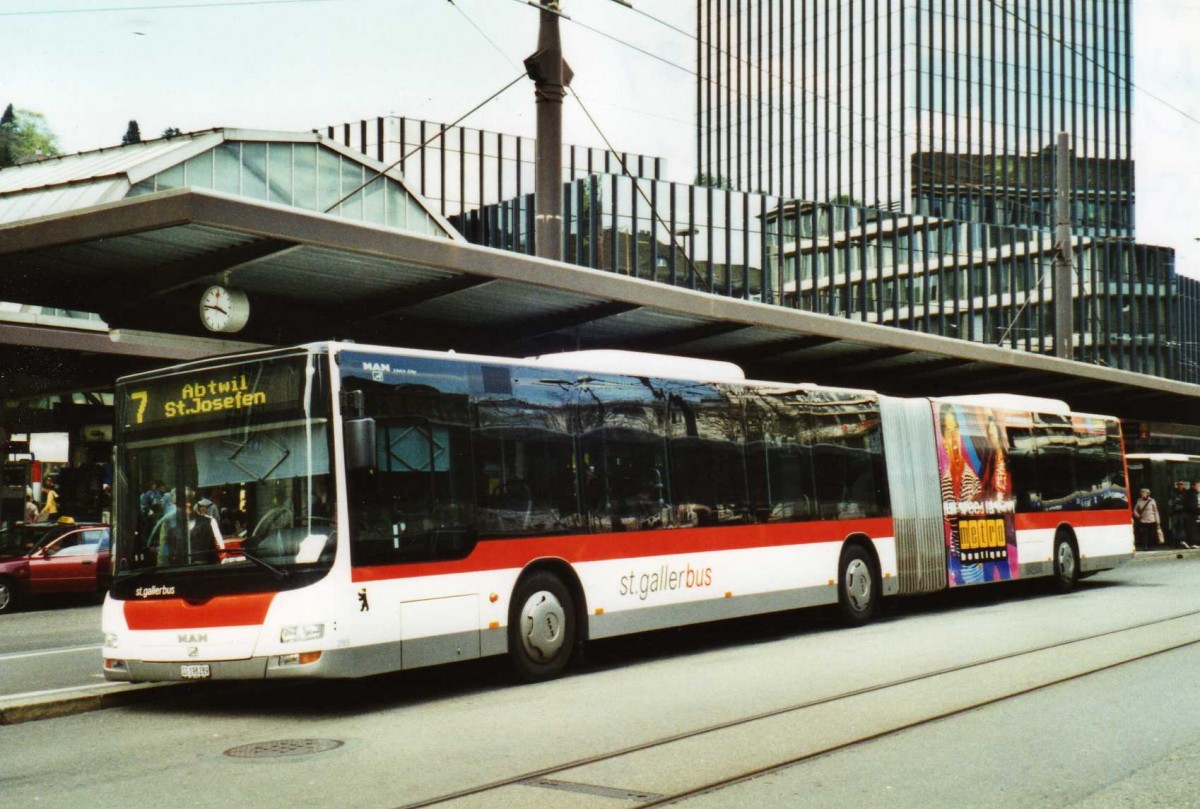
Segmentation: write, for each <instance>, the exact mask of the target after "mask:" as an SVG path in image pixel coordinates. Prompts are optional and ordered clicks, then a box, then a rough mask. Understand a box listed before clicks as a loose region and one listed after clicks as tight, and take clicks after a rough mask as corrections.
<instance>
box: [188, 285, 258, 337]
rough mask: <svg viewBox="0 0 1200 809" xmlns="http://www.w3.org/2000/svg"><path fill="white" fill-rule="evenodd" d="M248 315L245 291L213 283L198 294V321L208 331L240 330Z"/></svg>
mask: <svg viewBox="0 0 1200 809" xmlns="http://www.w3.org/2000/svg"><path fill="white" fill-rule="evenodd" d="M249 317H250V301H249V299H247V297H246V293H244V292H239V291H238V290H236V289H228V288H227V287H223V286H220V285H218V284H214V285H213V286H210V287H209V288H208V289H206V290H205V291H204V294H203V295H202V296H200V322H202V323H203V324H204V327H205V328H206V329H208V330H209V331H215V332H224V333H228V332H235V331H241V329H242V327H243V326H245V325H246V319H247V318H249Z"/></svg>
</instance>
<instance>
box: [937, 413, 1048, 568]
mask: <svg viewBox="0 0 1200 809" xmlns="http://www.w3.org/2000/svg"><path fill="white" fill-rule="evenodd" d="M936 409H937V430H938V472H939V474H940V475H941V494H942V516H943V524H944V528H945V532H946V557H947V560H946V561H947V573H948V578H949V585H950V586H951V587H957V586H960V585H964V584H982V583H983V582H989V581H1002V580H1005V579H1015V578H1017V577H1018V575H1019V571H1020V568H1019V567H1018V560H1017V540H1016V529H1015V526H1014V523H1013V515H1014V513H1015V510H1016V508H1015V506H1016V501H1015V499H1014V497H1013V484H1012V477H1011V470H1010V463H1009V442H1008V438H1009V436H1008V431H1009V428H1010V427H1013V426H1015V425H1013V424H1012V414H1003V413H999V412H996V411H993V410H992V409H991V408H988V407H980V406H975V405H961V404H951V403H948V402H941V403H938V404H937V405H936ZM1006 417H1007V418H1006ZM1025 418H1026V419H1028V416H1026V417H1025Z"/></svg>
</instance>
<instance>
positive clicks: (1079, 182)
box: [696, 0, 1134, 236]
mask: <svg viewBox="0 0 1200 809" xmlns="http://www.w3.org/2000/svg"><path fill="white" fill-rule="evenodd" d="M696 8H697V11H696V17H697V28H698V37H697V48H696V61H697V72H698V74H699V76H700V80H699V81H698V83H697V91H696V107H697V123H696V152H697V166H698V172H699V174H700V176H701V177H702V178H705V179H706V180H708V181H709V182H711V183H713V184H716V185H718V186H723V187H724V186H727V187H731V188H735V189H741V190H748V191H750V190H753V191H761V192H766V193H773V194H778V195H781V196H785V197H789V198H798V199H815V200H828V201H843V202H853V203H855V204H860V205H869V206H872V207H878V208H883V209H887V210H894V211H904V212H910V213H921V214H929V215H952V216H956V217H963V218H969V219H975V220H978V221H985V222H989V223H992V224H998V225H1013V224H1017V225H1025V224H1034V225H1035V226H1038V225H1040V224H1041V223H1043V222H1045V221H1047V217H1049V221H1053V216H1052V213H1053V212H1052V208H1053V201H1052V200H1050V199H1047V196H1046V193H1045V190H1046V187H1047V184H1046V183H1045V182H1044V181H1042V180H1041V177H1043V176H1047V172H1048V171H1049V167H1050V166H1051V165H1052V163H1053V154H1052V152H1051V151H1048V150H1050V149H1052V147H1053V144H1054V138H1055V134H1056V133H1058V132H1060V131H1065V132H1068V133H1069V134H1070V136H1071V144H1072V158H1073V168H1074V178H1073V186H1074V187H1073V194H1072V197H1073V199H1072V206H1073V209H1074V210H1073V216H1072V219H1073V221H1074V222H1075V224H1076V228H1077V230H1076V232H1079V233H1083V234H1085V235H1105V234H1113V235H1121V236H1131V235H1133V233H1134V205H1133V194H1134V186H1133V172H1132V163H1131V142H1132V137H1131V124H1130V119H1131V93H1132V65H1131V47H1132V43H1131V32H1130V21H1131V9H1130V3H1129V2H1127V0H1005V2H997V1H996V0H758V1H757V2H755V0H701V1H700V2H698V3H697V6H696ZM1048 176H1049V177H1051V178H1052V177H1053V175H1052V174H1049V175H1048ZM1047 209H1049V213H1048V212H1047Z"/></svg>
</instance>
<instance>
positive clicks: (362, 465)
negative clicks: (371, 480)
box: [345, 419, 375, 472]
mask: <svg viewBox="0 0 1200 809" xmlns="http://www.w3.org/2000/svg"><path fill="white" fill-rule="evenodd" d="M345 425H346V470H347V471H348V472H353V471H354V470H355V469H372V468H374V466H375V419H347V420H346V422H345Z"/></svg>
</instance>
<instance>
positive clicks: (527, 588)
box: [508, 571, 577, 683]
mask: <svg viewBox="0 0 1200 809" xmlns="http://www.w3.org/2000/svg"><path fill="white" fill-rule="evenodd" d="M576 635H577V628H576V618H575V600H574V598H572V597H571V591H570V590H568V589H567V587H566V585H564V584H563V583H562V581H561V580H560V579H559V578H558V577H557V576H555V575H554V574H553V573H548V572H546V571H538V572H536V573H533V574H531V575H529V576H526V577H525V578H523V579H521V581H520V582H519V583H518V584H517V588H516V590H514V591H513V599H512V605H511V606H510V607H509V615H508V656H509V660H510V661H511V662H512V667H513V673H514V674H515V675H516V677H517V678H518V679H519V680H521V681H523V682H527V683H533V682H539V681H541V680H549V679H553V678H554V677H557V676H558V675H559V674H561V673H562V671H563V669H564V668H566V666H567V662H568V661H569V660H570V658H571V652H572V651H573V650H574V648H575V638H576Z"/></svg>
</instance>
